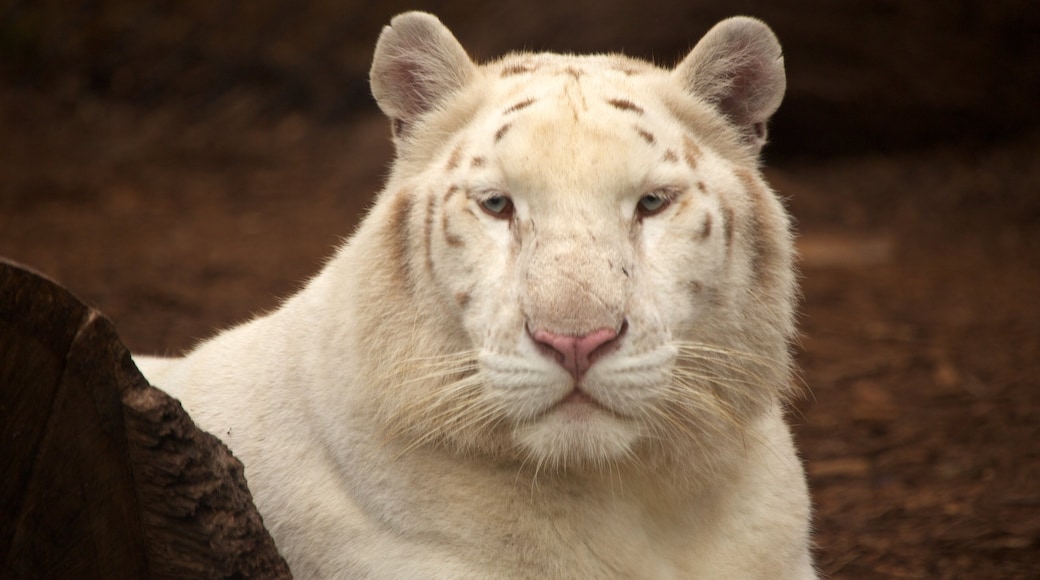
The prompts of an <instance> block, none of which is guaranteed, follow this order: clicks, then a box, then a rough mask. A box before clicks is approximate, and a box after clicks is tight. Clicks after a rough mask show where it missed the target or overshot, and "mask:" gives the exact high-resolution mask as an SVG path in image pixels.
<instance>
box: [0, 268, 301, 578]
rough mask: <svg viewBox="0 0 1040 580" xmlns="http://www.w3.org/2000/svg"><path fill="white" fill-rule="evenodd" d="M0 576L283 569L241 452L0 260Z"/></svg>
mask: <svg viewBox="0 0 1040 580" xmlns="http://www.w3.org/2000/svg"><path fill="white" fill-rule="evenodd" d="M0 474H2V477H0V578H5V579H7V578H76V579H89V578H105V579H110V578H174V577H178V578H290V577H291V575H290V573H289V569H288V566H286V564H285V561H284V560H283V559H282V558H281V556H280V555H279V554H278V551H277V549H276V548H275V545H274V541H273V540H272V539H271V536H270V534H268V532H267V530H266V529H265V528H264V527H263V522H262V520H261V518H260V514H259V513H258V512H257V510H256V507H255V506H254V505H253V501H252V496H251V495H250V493H249V490H248V488H247V486H246V481H245V477H244V474H243V468H242V464H241V462H239V461H238V460H237V459H235V458H234V457H233V456H232V455H231V452H230V451H229V450H228V449H227V447H225V446H224V445H223V444H222V443H221V442H220V441H219V440H218V439H217V438H216V437H214V436H212V435H210V434H208V433H205V432H203V431H201V430H199V429H198V428H197V427H196V426H195V425H194V423H192V421H191V419H190V418H189V417H188V415H187V414H186V413H185V412H184V410H183V408H182V407H181V405H180V403H179V402H177V401H176V400H174V399H172V398H170V397H169V396H167V395H166V394H165V393H163V392H162V391H159V390H158V389H155V388H153V387H151V386H150V385H149V384H148V383H147V381H146V380H145V379H144V377H143V376H142V375H141V374H140V373H139V372H138V371H137V368H136V367H135V366H134V364H133V361H132V360H131V358H130V353H129V352H128V351H127V349H126V347H125V346H123V344H122V343H121V342H120V340H119V337H118V336H117V334H116V332H115V329H114V327H113V325H112V323H111V322H110V321H109V320H108V319H106V318H105V317H104V316H102V315H101V314H100V313H99V312H98V311H96V310H94V309H91V308H89V307H87V306H86V305H84V304H83V303H82V302H80V301H79V300H77V299H76V298H75V297H74V296H73V295H72V294H71V293H69V292H68V291H66V290H65V289H63V288H61V287H60V286H58V285H57V284H55V283H54V282H51V281H50V280H47V279H46V278H44V277H43V276H40V275H38V274H36V273H33V272H31V271H29V270H27V269H25V268H23V267H20V266H18V265H16V264H13V263H11V262H6V261H2V260H0Z"/></svg>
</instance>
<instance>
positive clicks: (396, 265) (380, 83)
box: [361, 12, 796, 469]
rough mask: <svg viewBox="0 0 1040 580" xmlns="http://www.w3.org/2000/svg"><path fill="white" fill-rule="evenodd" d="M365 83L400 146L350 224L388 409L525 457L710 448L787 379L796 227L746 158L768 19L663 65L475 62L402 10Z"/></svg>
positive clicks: (414, 438) (446, 36)
mask: <svg viewBox="0 0 1040 580" xmlns="http://www.w3.org/2000/svg"><path fill="white" fill-rule="evenodd" d="M371 85H372V92H373V94H374V96H375V98H376V100H377V102H378V104H379V106H380V107H381V109H382V110H383V112H384V113H385V114H386V115H387V116H388V117H389V118H390V119H391V122H392V128H393V135H394V143H395V147H396V160H395V163H394V166H393V171H392V174H391V176H390V178H389V182H388V185H387V187H386V189H385V190H384V192H383V194H382V195H381V197H380V198H379V200H378V201H377V204H376V206H375V208H374V209H373V211H372V212H371V214H370V215H369V216H368V218H367V220H366V224H365V225H363V226H362V227H363V228H366V227H367V228H371V229H373V230H376V231H378V232H379V236H380V238H379V239H380V248H379V249H378V250H374V252H378V253H376V255H374V256H373V257H374V261H375V262H376V263H377V264H376V265H374V266H373V268H375V269H376V270H373V271H378V273H379V276H377V277H376V278H378V281H374V282H371V283H370V284H369V283H363V284H369V285H370V288H369V289H368V290H367V292H369V293H370V294H371V296H370V298H371V301H372V302H373V303H378V304H382V305H384V306H381V307H376V308H372V309H366V316H365V319H364V320H363V321H362V322H361V330H362V333H363V334H364V335H366V336H368V337H372V340H370V341H367V343H366V344H369V345H370V346H369V348H370V352H368V353H367V354H366V355H365V356H367V357H371V358H373V359H376V360H378V361H379V366H380V368H382V369H383V374H382V375H381V376H380V377H379V379H380V380H379V381H376V383H378V384H375V385H373V386H372V388H373V389H378V390H379V391H380V394H379V397H380V400H382V401H384V402H383V403H382V404H381V406H380V411H381V413H382V416H383V418H384V424H385V426H386V429H387V430H388V432H389V433H391V434H393V435H396V436H403V437H404V440H405V441H409V442H411V443H410V445H411V446H420V445H427V444H438V445H447V446H449V447H452V448H454V449H458V450H464V451H468V452H478V453H491V454H494V455H496V456H498V457H508V458H509V459H510V460H522V461H531V462H532V464H536V465H538V466H540V467H541V468H552V467H555V468H560V469H569V468H577V467H580V466H583V465H597V464H605V463H611V462H623V461H626V460H630V459H631V460H637V461H643V460H645V458H646V457H647V456H649V455H653V454H657V455H661V454H663V455H665V456H667V455H669V454H671V455H675V454H677V453H682V454H685V455H687V456H688V454H689V452H690V451H691V450H693V451H697V450H700V451H702V452H704V453H705V454H706V455H711V453H712V449H711V448H712V447H715V446H718V445H726V444H729V443H731V442H735V441H739V439H740V437H742V436H743V435H742V433H743V431H744V430H745V429H746V428H747V426H748V425H749V424H750V423H751V422H752V421H753V420H754V419H755V418H756V417H757V416H759V415H761V414H762V413H764V412H766V410H767V409H770V408H773V407H775V405H776V403H777V401H778V400H780V399H781V397H782V395H783V394H784V393H785V392H787V391H788V385H789V383H790V376H789V374H790V366H791V364H790V355H789V351H788V350H789V342H790V339H791V336H792V334H793V332H794V330H793V308H794V302H795V294H796V289H795V282H794V274H793V268H792V253H793V250H792V241H791V234H790V231H789V219H788V217H787V214H786V213H785V211H784V208H783V207H782V204H781V203H780V202H779V200H778V199H777V196H776V195H775V194H774V193H773V192H772V191H771V190H770V189H769V187H768V186H767V185H766V183H765V182H764V180H763V178H762V176H761V174H760V171H759V167H758V157H759V153H760V149H761V147H762V145H763V143H764V140H765V125H766V122H767V121H768V119H769V117H770V116H771V115H772V114H773V113H774V112H775V110H776V109H777V107H778V106H779V104H780V101H781V99H782V97H783V93H784V89H785V76H784V70H783V59H782V56H781V50H780V45H779V44H778V43H777V40H776V38H775V37H774V35H773V34H772V32H771V31H770V30H769V29H768V28H767V27H766V26H765V25H764V24H762V23H761V22H759V21H757V20H754V19H751V18H744V17H738V18H731V19H728V20H725V21H723V22H721V23H720V24H718V25H717V26H715V27H714V28H713V29H712V30H711V31H709V32H708V33H707V35H706V36H705V37H704V38H703V39H702V40H701V41H700V42H699V43H698V44H697V45H696V47H695V48H694V49H693V50H692V51H691V52H690V53H689V55H688V56H686V57H685V59H684V60H682V62H680V63H679V64H678V65H677V66H676V67H675V68H673V69H671V70H666V69H662V68H659V67H656V66H654V65H651V64H649V63H646V62H644V61H640V60H636V59H631V58H627V57H623V56H618V55H593V56H573V55H558V54H548V53H545V54H527V53H524V54H512V55H509V56H507V57H505V58H503V59H501V60H498V61H496V62H492V63H489V64H486V65H477V64H474V63H473V61H472V60H471V59H470V57H469V56H468V55H467V54H466V52H465V51H464V49H463V48H462V47H461V45H460V44H459V43H458V41H457V40H456V39H455V38H454V37H453V36H452V35H451V33H450V32H449V31H448V30H447V29H446V28H445V27H444V26H443V25H442V24H441V23H440V22H439V21H438V20H437V19H436V18H434V17H433V16H430V15H428V14H423V13H414V12H413V13H407V14H404V15H401V16H398V17H396V18H395V19H393V21H392V22H391V24H390V25H389V26H387V27H386V28H385V29H384V30H383V33H382V36H381V37H380V39H379V42H378V44H377V47H376V52H375V58H374V61H373V65H372V70H371ZM391 297H396V298H393V299H392V298H391ZM401 345H404V346H401ZM374 364H375V363H374ZM387 366H389V367H390V370H389V371H386V368H387Z"/></svg>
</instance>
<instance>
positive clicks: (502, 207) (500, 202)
mask: <svg viewBox="0 0 1040 580" xmlns="http://www.w3.org/2000/svg"><path fill="white" fill-rule="evenodd" d="M480 208H481V209H483V210H484V213H486V214H488V215H490V216H491V217H497V218H502V219H506V218H509V217H511V216H512V215H513V200H511V199H509V198H508V197H506V196H504V195H495V196H492V197H489V198H487V199H485V200H484V201H482V202H480Z"/></svg>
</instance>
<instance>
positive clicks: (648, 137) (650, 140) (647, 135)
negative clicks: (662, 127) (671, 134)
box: [636, 127, 657, 145]
mask: <svg viewBox="0 0 1040 580" xmlns="http://www.w3.org/2000/svg"><path fill="white" fill-rule="evenodd" d="M636 133H639V136H640V137H642V138H643V141H646V142H647V144H648V145H653V144H654V143H657V138H656V137H654V134H653V133H651V132H650V131H647V130H646V129H644V128H642V127H636Z"/></svg>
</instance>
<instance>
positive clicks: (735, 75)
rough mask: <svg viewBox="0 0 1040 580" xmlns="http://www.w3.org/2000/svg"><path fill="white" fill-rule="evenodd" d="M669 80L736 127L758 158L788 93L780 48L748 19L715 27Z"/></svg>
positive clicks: (766, 30) (770, 35)
mask: <svg viewBox="0 0 1040 580" xmlns="http://www.w3.org/2000/svg"><path fill="white" fill-rule="evenodd" d="M672 74H673V75H674V76H675V77H676V78H677V79H678V81H679V82H680V83H681V85H682V87H683V88H684V89H685V90H686V91H687V92H689V93H692V94H693V95H695V96H697V97H700V98H701V99H704V100H705V101H707V102H708V103H710V104H712V105H714V106H715V107H716V108H717V109H718V110H719V112H721V113H722V114H723V115H725V117H726V118H727V119H729V121H730V122H731V123H733V124H734V125H736V127H737V128H738V129H740V132H741V135H743V137H744V139H745V141H747V143H748V144H749V145H751V146H752V147H753V148H754V149H755V151H756V152H758V151H759V150H761V148H762V146H763V145H764V144H765V141H766V122H767V121H768V120H769V118H770V117H771V116H772V115H773V113H775V112H776V110H777V109H778V108H779V107H780V101H782V100H783V98H784V90H785V89H786V88H787V78H786V76H785V75H784V57H783V52H782V50H781V48H780V42H779V41H778V40H777V39H776V35H774V34H773V31H772V30H770V29H769V27H768V26H766V25H765V23H763V22H762V21H761V20H757V19H755V18H750V17H747V16H736V17H733V18H727V19H726V20H723V21H722V22H719V23H718V24H716V25H715V26H714V27H713V28H712V29H711V30H709V31H708V33H707V34H705V35H704V38H702V39H701V40H700V42H698V43H697V46H694V47H693V50H691V51H690V54H688V55H687V56H686V58H685V59H683V61H682V62H681V63H679V65H678V66H676V67H675V70H674V71H673V72H672Z"/></svg>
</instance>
